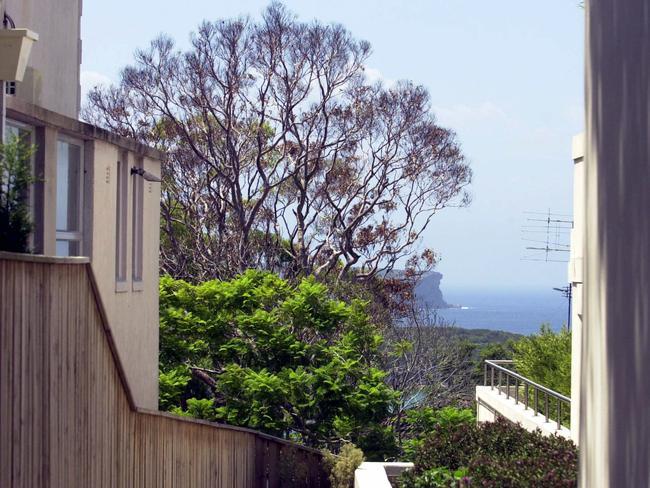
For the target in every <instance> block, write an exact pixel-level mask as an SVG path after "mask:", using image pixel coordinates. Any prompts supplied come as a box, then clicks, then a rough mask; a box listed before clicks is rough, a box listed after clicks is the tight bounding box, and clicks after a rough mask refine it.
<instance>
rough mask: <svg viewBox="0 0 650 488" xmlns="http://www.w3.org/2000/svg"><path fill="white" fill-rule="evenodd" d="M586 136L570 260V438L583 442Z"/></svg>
mask: <svg viewBox="0 0 650 488" xmlns="http://www.w3.org/2000/svg"><path fill="white" fill-rule="evenodd" d="M584 154H585V134H584V133H583V134H580V135H577V136H575V137H574V138H573V147H572V159H573V229H572V230H571V255H570V257H569V269H568V276H569V284H570V286H571V419H572V420H571V439H572V440H573V441H574V442H575V443H576V444H578V443H579V442H580V420H579V419H580V365H581V362H582V355H581V351H580V348H581V344H582V326H583V324H582V317H583V292H584V288H583V282H584V277H583V275H584V271H583V268H584V253H583V248H584V242H585V236H584V234H585V201H584V199H585V158H584Z"/></svg>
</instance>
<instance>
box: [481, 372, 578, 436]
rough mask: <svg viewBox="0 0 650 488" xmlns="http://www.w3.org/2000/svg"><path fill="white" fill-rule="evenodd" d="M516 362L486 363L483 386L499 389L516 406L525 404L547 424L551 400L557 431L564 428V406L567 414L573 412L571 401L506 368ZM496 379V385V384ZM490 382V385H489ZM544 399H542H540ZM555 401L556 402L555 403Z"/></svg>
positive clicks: (526, 407)
mask: <svg viewBox="0 0 650 488" xmlns="http://www.w3.org/2000/svg"><path fill="white" fill-rule="evenodd" d="M513 364H514V361H512V360H509V359H488V360H486V361H485V369H484V373H483V384H484V385H485V386H489V387H490V388H491V389H492V390H494V389H495V388H497V390H498V392H499V395H501V394H505V395H506V397H507V398H511V397H512V398H514V400H515V404H519V403H523V404H524V406H525V409H526V410H528V409H529V408H531V409H532V410H533V412H534V415H538V414H543V415H544V417H545V419H546V422H548V421H549V418H551V416H550V415H549V398H550V399H551V402H550V403H551V404H552V403H555V409H556V414H557V415H556V418H555V419H552V418H551V420H555V422H557V430H560V429H561V428H562V411H563V408H562V405H563V404H566V405H567V407H568V409H567V410H566V411H565V412H571V399H570V398H569V397H566V396H564V395H562V394H561V393H558V392H556V391H553V390H551V389H550V388H546V387H545V386H542V385H540V384H537V383H535V382H534V381H531V380H529V379H528V378H525V377H523V376H521V375H520V374H519V373H517V372H515V371H513V370H512V369H508V368H507V367H506V366H512V365H513ZM495 377H496V383H495ZM488 380H489V383H488ZM511 387H512V388H514V395H513V394H511V393H510V388H511ZM522 388H523V401H522V399H521V398H520V397H521V393H520V392H521V390H522ZM531 389H532V393H533V394H532V400H533V401H532V404H531V402H530V400H531V398H530V390H531ZM540 397H542V398H540ZM540 399H541V400H543V403H542V408H540V405H539V402H540ZM553 399H554V400H555V401H553Z"/></svg>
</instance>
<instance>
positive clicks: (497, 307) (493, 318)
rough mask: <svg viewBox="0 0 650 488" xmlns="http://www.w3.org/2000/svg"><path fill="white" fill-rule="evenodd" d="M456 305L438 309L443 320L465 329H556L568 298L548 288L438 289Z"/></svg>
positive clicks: (562, 322)
mask: <svg viewBox="0 0 650 488" xmlns="http://www.w3.org/2000/svg"><path fill="white" fill-rule="evenodd" d="M442 291H443V294H444V298H445V301H446V302H447V303H449V304H454V305H457V306H458V308H447V309H441V310H438V316H439V317H440V318H442V319H443V320H445V321H446V322H448V323H450V324H452V325H456V326H458V327H463V328H466V329H492V330H504V331H506V332H514V333H517V334H524V335H529V334H534V333H536V332H537V331H539V327H540V325H541V324H544V323H546V324H549V325H550V326H551V328H552V329H553V330H559V329H560V328H561V327H562V326H563V325H566V323H567V313H568V309H567V306H568V300H567V299H566V298H565V297H564V296H562V294H561V293H560V292H558V291H554V290H553V289H551V288H549V289H548V290H525V291H523V290H514V291H513V290H472V291H469V290H444V289H443V290H442Z"/></svg>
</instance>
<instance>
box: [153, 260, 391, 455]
mask: <svg viewBox="0 0 650 488" xmlns="http://www.w3.org/2000/svg"><path fill="white" fill-rule="evenodd" d="M364 308H365V304H364V303H363V302H360V301H358V300H352V301H351V302H350V303H349V304H346V303H344V302H341V301H338V300H335V299H332V298H330V297H329V296H328V292H327V288H326V287H325V286H324V285H322V284H319V283H316V282H315V281H314V280H313V279H303V280H301V281H300V282H299V283H297V284H296V285H292V284H290V283H289V282H287V281H286V280H283V279H281V278H279V277H278V276H276V275H273V274H270V273H267V272H261V271H252V270H250V271H247V272H246V273H244V274H243V275H241V276H239V277H237V278H236V279H233V280H231V281H209V282H205V283H203V284H200V285H192V284H189V283H187V282H184V281H181V280H174V279H172V278H169V277H164V278H163V279H162V280H161V293H160V310H161V318H160V327H161V328H160V370H161V375H160V389H161V408H163V409H167V410H173V411H176V412H178V413H187V414H191V415H193V416H197V417H200V418H206V419H210V420H216V421H222V422H227V423H230V424H234V425H243V426H247V427H251V428H254V429H259V430H262V431H265V432H268V433H271V434H274V435H279V436H282V437H287V438H292V439H295V440H299V441H301V442H303V443H305V444H307V445H312V446H324V445H333V444H334V445H336V443H337V442H340V441H344V440H351V441H354V442H358V443H360V444H361V445H363V438H364V436H367V435H370V434H372V435H375V433H376V431H381V429H382V428H383V424H382V422H384V421H385V419H386V418H387V417H388V415H389V413H390V410H391V407H392V405H393V403H394V401H395V399H396V396H397V393H396V392H395V391H393V390H392V389H391V388H389V387H388V386H387V385H386V384H385V383H384V376H385V374H384V372H383V371H381V370H380V369H379V368H378V367H377V363H378V354H379V352H378V351H379V346H380V344H381V341H382V338H381V335H380V334H379V333H378V330H377V329H376V327H375V326H373V325H372V324H371V323H370V321H369V320H368V316H367V314H366V313H365V310H364Z"/></svg>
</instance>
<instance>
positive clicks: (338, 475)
mask: <svg viewBox="0 0 650 488" xmlns="http://www.w3.org/2000/svg"><path fill="white" fill-rule="evenodd" d="M323 454H324V456H323V460H324V463H325V467H326V469H327V470H328V471H329V473H330V475H329V478H330V483H331V486H332V488H353V487H354V471H355V470H356V469H357V468H358V467H359V466H360V465H361V463H362V462H363V461H364V457H363V451H362V450H361V449H359V448H358V447H356V446H355V445H354V444H349V443H346V444H343V446H342V447H341V450H340V452H339V454H338V455H336V454H332V453H331V452H330V451H327V450H326V451H324V453H323Z"/></svg>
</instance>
